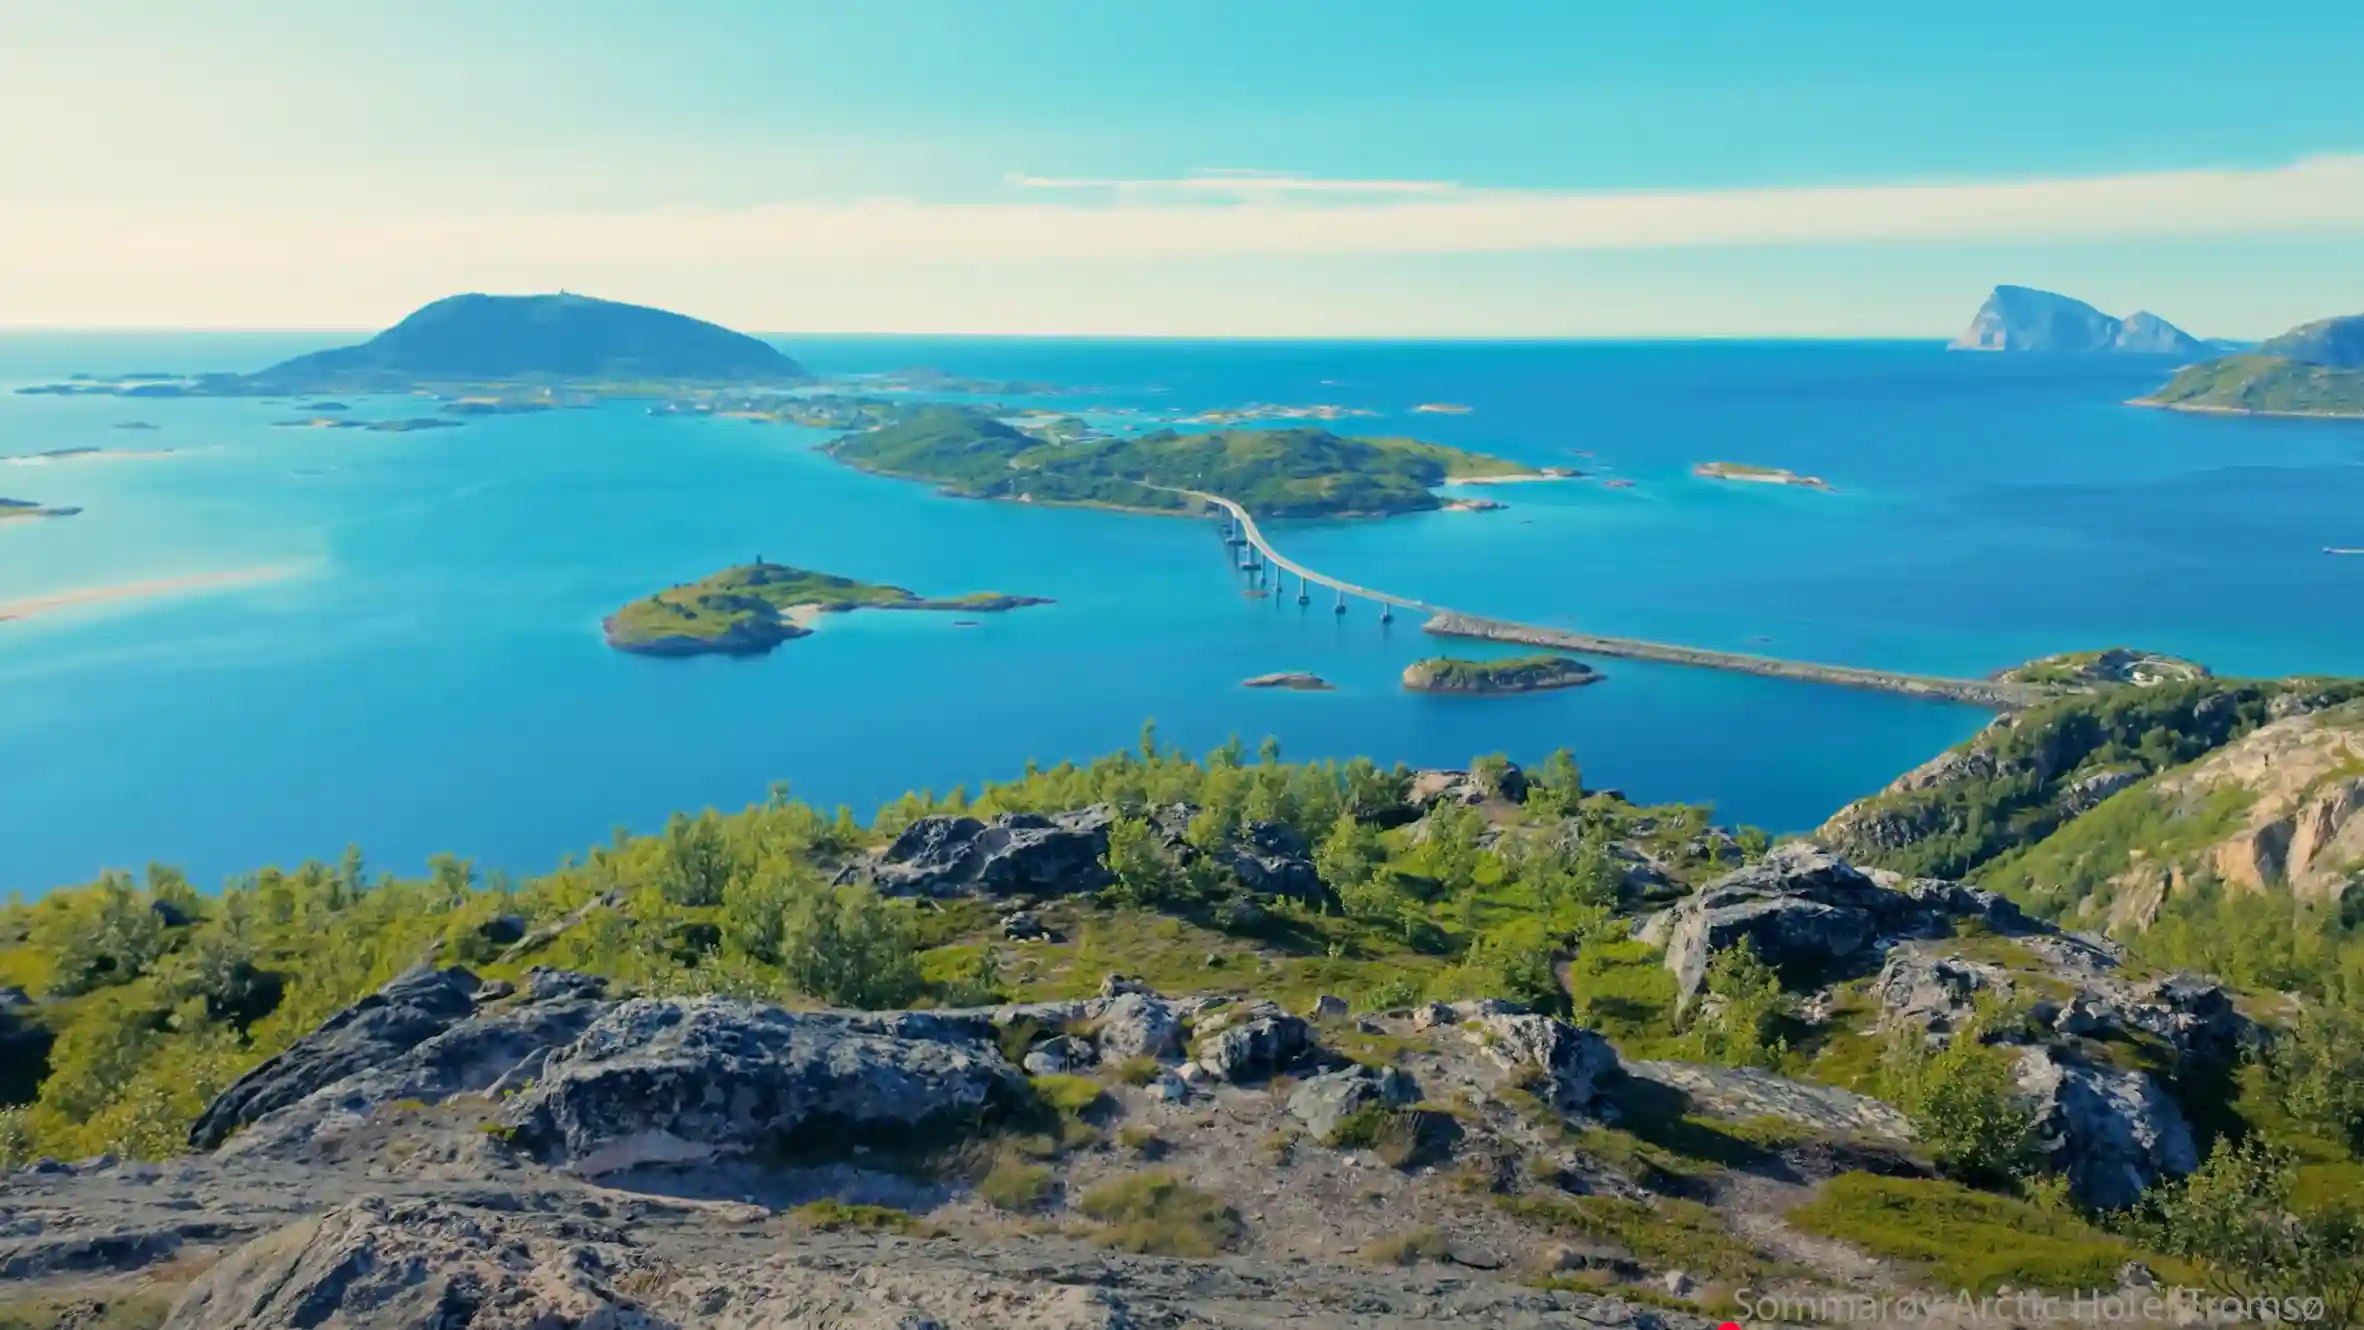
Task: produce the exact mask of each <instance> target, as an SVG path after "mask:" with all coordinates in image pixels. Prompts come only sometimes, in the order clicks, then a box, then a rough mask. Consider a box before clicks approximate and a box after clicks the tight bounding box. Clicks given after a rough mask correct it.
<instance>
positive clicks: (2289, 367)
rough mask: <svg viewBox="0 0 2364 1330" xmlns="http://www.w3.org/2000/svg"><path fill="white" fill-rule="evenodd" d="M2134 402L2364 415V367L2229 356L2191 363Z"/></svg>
mask: <svg viewBox="0 0 2364 1330" xmlns="http://www.w3.org/2000/svg"><path fill="white" fill-rule="evenodd" d="M2134 404H2135V405H2136V406H2156V407H2164V408H2166V409H2167V410H2170V411H2214V412H2222V413H2224V414H2227V415H2257V416H2328V417H2364V370H2355V369H2339V368H2335V367H2333V366H2329V365H2314V364H2309V363H2307V362H2305V361H2301V360H2291V359H2288V358H2286V357H2283V356H2267V355H2252V356H2226V357H2224V358H2223V359H2221V360H2211V361H2207V362H2205V363H2203V364H2198V365H2191V366H2187V367H2185V368H2184V369H2182V370H2180V371H2178V372H2177V373H2176V376H2175V377H2174V378H2172V379H2170V380H2168V381H2167V383H2166V385H2165V386H2164V387H2162V388H2160V389H2159V390H2158V391H2157V392H2155V393H2152V394H2151V395H2150V396H2148V397H2138V398H2135V399H2134Z"/></svg>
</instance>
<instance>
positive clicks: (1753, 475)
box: [1691, 462, 1830, 492]
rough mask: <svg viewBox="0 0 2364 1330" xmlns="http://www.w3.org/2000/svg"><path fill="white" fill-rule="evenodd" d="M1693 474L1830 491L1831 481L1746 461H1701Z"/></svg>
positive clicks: (1711, 477)
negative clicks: (1753, 464)
mask: <svg viewBox="0 0 2364 1330" xmlns="http://www.w3.org/2000/svg"><path fill="white" fill-rule="evenodd" d="M1691 474H1692V475H1694V476H1698V477H1699V478H1700V479H1702V480H1739V481H1749V482H1754V483H1756V484H1759V485H1795V486H1797V487H1798V488H1800V489H1810V490H1823V491H1825V492H1828V491H1829V489H1830V482H1829V481H1827V480H1824V479H1823V478H1822V477H1820V476H1801V475H1799V474H1798V473H1797V472H1795V471H1784V470H1783V469H1781V468H1780V467H1777V466H1752V465H1750V464H1748V463H1746V462H1701V463H1700V464H1699V465H1697V466H1695V467H1692V468H1691Z"/></svg>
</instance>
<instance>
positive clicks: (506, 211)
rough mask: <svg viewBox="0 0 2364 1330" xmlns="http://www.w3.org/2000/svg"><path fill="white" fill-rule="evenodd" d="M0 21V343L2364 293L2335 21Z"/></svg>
mask: <svg viewBox="0 0 2364 1330" xmlns="http://www.w3.org/2000/svg"><path fill="white" fill-rule="evenodd" d="M198 8H199V7H195V6H188V5H182V4H178V3H170V2H168V0H155V2H154V3H149V4H138V3H132V2H131V0H8V2H7V3H6V4H5V5H0V124H6V125H8V126H9V127H10V129H9V132H8V133H6V134H0V323H6V324H14V325H79V326H191V327H198V326H249V327H251V326H281V327H287V326H312V327H328V326H340V327H362V326H373V325H376V324H381V323H384V322H387V321H389V320H391V319H392V318H394V317H397V316H399V315H400V314H401V313H402V312H404V311H405V310H407V309H408V308H410V307H412V306H415V305H417V304H420V303H423V302H424V301H425V300H428V299H431V298H433V297H435V296H438V295H442V294H446V293H448V292H450V291H453V290H458V289H491V290H526V289H550V288H556V287H565V288H568V289H573V290H579V291H587V292H593V293H597V294H604V295H611V296H615V297H618V298H624V299H635V300H644V301H649V302H652V303H659V304H666V305H670V306H673V307H676V308H681V309H684V310H687V311H689V312H693V313H697V314H701V315H704V316H706V317H711V318H717V319H721V320H724V321H727V322H731V323H734V324H738V325H741V326H747V327H755V328H762V329H768V330H778V331H797V330H816V331H819V330H859V331H1016V332H1061V331H1072V332H1092V333H1116V332H1129V333H1180V334H1205V335H1220V334H1240V335H1358V334H1359V335H1423V334H1426V335H1450V336H1484V335H1505V336H1537V335H1568V336H1679V335H1726V336H1747V335H1767V334H1799V335H1818V336H1832V335H1840V336H1843V335H1905V336H1942V335H1947V334H1950V333H1951V332H1953V331H1954V330H1955V329H1956V328H1957V327H1958V326H1959V325H1960V324H1961V323H1962V322H1964V321H1965V320H1966V319H1967V318H1968V316H1969V313H1970V311H1971V310H1972V309H1973V308H1974V307H1975V306H1976V304H1977V302H1978V300H1979V298H1980V297H1981V296H1982V295H1983V293H1984V291H1985V289H1986V288H1987V287H1989V286H1992V285H1993V284H1995V283H1996V282H2000V281H2016V282H2024V283H2030V284H2035V285H2047V286H2053V287H2056V288H2060V289H2065V290H2068V291H2070V292H2071V293H2073V294H2077V295H2080V296H2083V297H2085V298H2087V299H2090V300H2092V301H2093V302H2094V303H2096V304H2098V305H2100V306H2102V307H2103V308H2104V309H2108V310H2111V311H2113V312H2118V313H2124V312H2128V311H2130V310H2132V309H2133V308H2135V307H2138V306H2139V307H2145V308H2150V309H2154V310H2156V311H2158V312H2159V313H2161V314H2164V315H2166V316H2167V317H2169V318H2171V319H2174V320H2176V321H2177V322H2179V323H2182V324H2184V325H2186V326H2187V327H2190V328H2191V329H2192V330H2194V331H2196V332H2200V333H2202V334H2216V335H2245V336H2256V335H2263V334H2267V333H2271V332H2274V331H2277V330H2279V329H2280V328H2282V327H2284V326H2287V325H2288V324H2291V323H2294V322H2297V321H2299V320H2301V319H2305V318H2310V317H2318V316H2321V315H2324V314H2330V313H2346V312H2354V311H2356V310H2364V103H2359V102H2358V101H2357V99H2356V96H2355V92H2354V88H2355V85H2356V80H2357V78H2358V74H2357V70H2358V69H2360V68H2364V5H2355V4H2352V3H2350V4H2328V3H2326V4H2313V5H2310V4H2307V3H2296V2H2294V3H2286V4H2283V5H2280V6H2277V7H2276V9H2275V11H2274V16H2273V19H2272V21H2271V22H2270V24H2266V25H2262V26H2260V25H2247V24H2244V23H2242V22H2239V21H2235V20H2234V19H2232V18H2229V17H2228V14H2227V11H2226V10H2225V9H2224V8H2223V7H2222V6H2221V5H2215V4H2211V5H2198V4H2190V5H2178V4H2171V3H2159V2H2158V0H2153V3H2149V4H2141V5H2135V4H2117V3H2097V2H2096V3H2078V4H2067V3H2060V2H2059V0H2055V2H2054V3H2051V4H2046V5H2014V4H1984V5H1977V6H1963V7H1959V8H1957V9H1954V10H1952V11H1951V12H1944V13H1939V12H1937V7H1935V6H1928V5H1896V4H1893V3H1890V4H1881V5H1872V4H1849V3H1820V4H1813V5H1785V6H1776V5H1766V4H1761V3H1760V4H1725V5H1711V4H1692V5H1672V4H1669V5H1659V6H1642V5H1606V4H1594V3H1577V2H1576V0H1563V2H1561V3H1549V2H1548V0H1534V2H1533V3H1524V4H1502V3H1485V2H1483V0H1463V2H1462V3H1457V4H1451V5H1440V4H1436V3H1433V2H1432V3H1425V4H1410V3H1396V2H1394V0H1352V2H1348V0H1340V2H1338V3H1326V2H1324V3H1317V2H1315V0H1263V3H1256V4H1247V3H1230V2H1229V0H1191V3H1188V4H1186V5H1184V4H1177V5H1153V4H1139V3H1127V2H1125V0H1101V2H1099V3H1080V2H1076V0H1055V2H1054V0H1000V2H999V3H993V4H981V3H975V0H861V2H860V3H851V2H849V3H842V4H829V5H823V4H808V3H781V2H779V0H773V2H771V3H724V2H722V0H677V2H676V3H674V4H669V5H656V4H651V3H635V4H624V3H596V2H594V3H572V4H565V5H560V4H555V3H525V2H524V0H474V2H473V3H465V4H462V3H450V2H449V0H408V2H407V3H400V4H392V3H388V4H379V3H361V2H359V0H353V2H349V3H339V4H334V5H321V4H317V3H314V4H280V3H275V2H270V0H246V2H245V3H240V2H239V0H221V3H219V4H216V5H209V6H206V7H204V10H205V12H203V13H199V12H197V11H198Z"/></svg>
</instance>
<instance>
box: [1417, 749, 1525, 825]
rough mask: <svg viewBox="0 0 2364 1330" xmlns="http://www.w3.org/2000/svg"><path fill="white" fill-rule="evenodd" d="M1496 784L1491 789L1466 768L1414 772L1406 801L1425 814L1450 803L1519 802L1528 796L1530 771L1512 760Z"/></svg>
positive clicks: (1476, 804)
mask: <svg viewBox="0 0 2364 1330" xmlns="http://www.w3.org/2000/svg"><path fill="white" fill-rule="evenodd" d="M1496 786H1497V788H1495V789H1488V788H1487V787H1486V784H1485V782H1483V781H1480V780H1479V779H1478V778H1477V777H1476V776H1475V775H1473V774H1472V773H1470V772H1467V771H1447V770H1427V771H1415V772H1413V773H1412V782H1411V786H1410V788H1409V791H1408V793H1407V794H1406V795H1405V801H1406V802H1407V803H1409V804H1410V805H1411V806H1412V807H1413V808H1414V809H1416V810H1418V811H1420V812H1423V813H1425V812H1427V811H1428V810H1430V809H1432V808H1435V807H1436V806H1437V805H1439V804H1447V803H1452V804H1460V805H1462V806H1464V807H1468V808H1475V807H1476V806H1478V805H1479V804H1482V803H1485V802H1486V801H1487V800H1489V799H1497V798H1498V799H1502V800H1504V801H1506V802H1509V803H1518V802H1520V801H1522V800H1524V799H1525V798H1526V797H1527V773H1526V772H1525V771H1524V770H1522V769H1521V768H1520V767H1519V765H1518V764H1517V763H1516V762H1513V763H1510V764H1509V765H1508V766H1506V767H1505V768H1504V769H1503V772H1502V776H1501V779H1500V780H1499V781H1498V782H1496Z"/></svg>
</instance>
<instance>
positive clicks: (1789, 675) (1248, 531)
mask: <svg viewBox="0 0 2364 1330" xmlns="http://www.w3.org/2000/svg"><path fill="white" fill-rule="evenodd" d="M1153 488H1156V489H1165V490H1170V491H1171V492H1172V493H1175V494H1187V495H1189V496H1190V497H1192V498H1194V499H1197V500H1199V501H1200V502H1202V503H1208V504H1212V505H1214V506H1215V507H1217V508H1220V509H1222V510H1223V511H1225V512H1227V513H1229V514H1231V517H1232V520H1233V521H1235V522H1237V523H1239V529H1240V535H1241V537H1242V538H1244V539H1245V540H1246V541H1247V543H1248V545H1249V547H1250V548H1252V549H1254V550H1255V551H1256V552H1257V553H1259V554H1261V555H1263V556H1264V557H1265V558H1266V559H1267V560H1269V561H1270V562H1271V564H1272V566H1273V567H1275V568H1278V569H1280V570H1282V571H1283V572H1290V573H1295V574H1296V575H1297V576H1298V577H1300V578H1303V579H1304V580H1305V581H1307V582H1310V583H1312V584H1313V585H1315V586H1326V587H1330V588H1333V589H1334V590H1336V591H1338V592H1339V593H1340V594H1342V595H1348V596H1361V597H1363V598H1364V599H1366V600H1371V601H1376V602H1378V603H1379V604H1380V605H1383V606H1385V605H1401V606H1403V607H1404V608H1406V609H1412V610H1418V611H1420V612H1421V613H1423V614H1426V615H1428V616H1429V619H1428V622H1427V623H1425V624H1423V625H1421V628H1422V631H1424V632H1428V633H1431V634H1434V635H1436V636H1438V637H1470V638H1480V639H1483V640H1486V641H1490V642H1517V643H1523V644H1525V645H1528V646H1537V647H1545V648H1548V649H1551V650H1557V651H1574V652H1579V653H1588V654H1591V655H1596V656H1616V657H1621V658H1623V659H1627V660H1652V661H1658V662H1661V663H1664V664H1668V665H1690V666H1695V667H1697V668H1700V669H1710V670H1725V671H1728V672H1732V673H1738V674H1755V675H1761V676H1765V677H1768V678H1777V679H1796V680H1799V681H1801V682H1805V683H1821V684H1835V685H1837V686H1839V687H1842V688H1869V689H1874V690H1877V691H1879V692H1884V693H1903V694H1905V695H1907V696H1911V697H1928V698H1937V699H1940V700H1945V701H1953V702H1967V703H1969V704H1971V705H1973V706H1981V707H1988V708H1992V709H1995V710H1999V711H2007V710H2012V709H2014V708H2018V707H2025V706H2033V705H2035V704H2036V703H2038V702H2043V701H2046V700H2048V699H2050V698H2053V697H2057V696H2059V695H2060V693H2059V691H2058V690H2055V689H2051V688H2044V687H2039V686H2037V685H2033V684H2017V683H2004V682H2001V681H1998V680H1994V679H1952V678H1945V677H1943V676H1939V675H1931V674H1900V673H1897V672H1896V671H1893V670H1874V669H1865V668H1863V667H1861V666H1857V665H1819V664H1815V663H1814V662H1811V661H1802V660H1783V659H1780V658H1778V657H1774V656H1754V655H1749V654H1747V653H1745V652H1739V651H1717V650H1714V649H1712V648H1707V647H1686V646H1678V645H1676V644H1674V643H1671V642H1650V641H1645V640H1643V639H1641V638H1635V637H1604V636H1601V635H1599V634H1596V633H1579V632H1573V631H1570V630H1568V629H1564V628H1546V627H1543V626H1542V625H1540V624H1528V623H1517V622H1514V621H1512V620H1509V619H1491V618H1487V617H1486V616H1484V615H1479V614H1467V613H1464V612H1462V611H1460V610H1454V609H1447V608H1446V607H1444V606H1442V605H1436V604H1431V603H1430V602H1428V601H1424V600H1415V599H1413V598H1412V597H1410V596H1397V595H1391V594H1389V593H1388V592H1385V591H1381V590H1379V589H1377V588H1376V587H1367V586H1361V585H1358V584H1356V583H1353V582H1348V581H1345V580H1343V579H1340V578H1336V577H1331V576H1329V575H1328V574H1326V573H1321V572H1317V571H1315V570H1314V569H1311V568H1308V567H1306V566H1305V565H1304V564H1301V563H1298V562H1297V561H1296V560H1294V559H1291V558H1289V557H1288V556H1287V555H1285V554H1283V553H1281V552H1280V551H1279V550H1277V549H1274V548H1273V545H1272V542H1271V541H1270V540H1269V539H1267V538H1266V537H1265V535H1264V532H1263V531H1262V529H1260V528H1259V527H1257V525H1256V519H1255V518H1254V517H1251V516H1249V515H1248V510H1247V509H1245V508H1243V507H1241V506H1240V505H1239V504H1237V503H1234V502H1233V501H1231V500H1230V499H1226V498H1224V497H1223V496H1222V495H1220V494H1209V493H1207V492H1206V491H1205V490H1193V489H1181V488H1177V487H1173V486H1165V485H1159V486H1154V487H1153Z"/></svg>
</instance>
